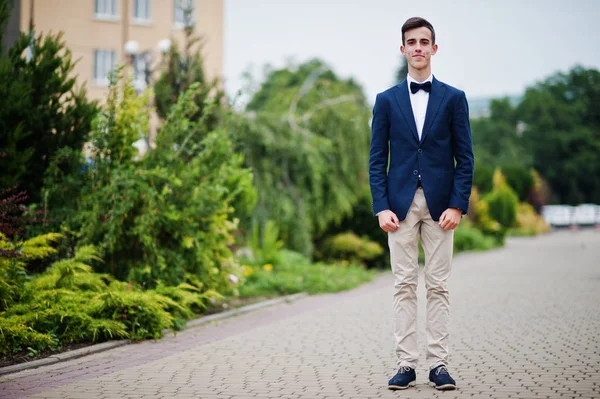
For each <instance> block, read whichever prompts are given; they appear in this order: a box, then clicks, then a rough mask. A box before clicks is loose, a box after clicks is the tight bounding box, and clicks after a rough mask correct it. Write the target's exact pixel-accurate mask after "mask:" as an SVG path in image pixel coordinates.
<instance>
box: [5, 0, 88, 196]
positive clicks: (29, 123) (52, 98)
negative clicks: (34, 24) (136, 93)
mask: <svg viewBox="0 0 600 399" xmlns="http://www.w3.org/2000/svg"><path fill="white" fill-rule="evenodd" d="M6 7H8V6H7V3H6V1H4V2H2V3H0V15H3V16H4V17H6V15H7V12H6V9H7V8H6ZM0 22H1V21H0ZM0 35H1V33H0ZM0 40H1V37H0ZM74 66H75V63H74V62H73V61H72V56H71V52H70V51H69V50H68V49H67V48H65V45H64V42H63V41H62V35H61V34H57V35H47V36H42V35H38V36H34V35H33V32H32V34H21V37H20V38H19V40H17V42H16V43H15V44H14V45H13V47H12V48H10V50H9V51H8V53H7V54H3V55H0V121H2V122H1V123H0V152H1V153H4V154H5V156H3V157H0V170H1V171H2V174H0V187H11V186H14V185H17V184H18V185H19V186H21V187H22V188H23V189H25V190H27V193H28V197H29V198H28V202H38V201H39V200H40V198H41V194H40V193H41V190H42V186H43V179H44V175H45V173H46V171H47V169H48V168H49V166H50V165H51V164H52V163H53V162H55V155H56V154H57V153H58V152H60V151H62V150H73V151H76V152H79V153H81V151H82V149H83V144H84V143H85V142H86V141H87V140H88V134H89V132H90V128H91V121H92V119H93V118H94V116H95V115H96V113H97V106H96V103H94V102H90V101H88V100H87V98H86V91H85V90H84V89H83V88H77V87H76V85H75V76H74V75H73V74H72V71H73V67H74ZM59 167H60V168H61V169H62V170H63V171H64V172H68V171H74V170H76V169H77V168H79V167H81V163H80V162H78V161H76V158H73V157H70V158H63V162H62V163H61V164H60V165H59Z"/></svg>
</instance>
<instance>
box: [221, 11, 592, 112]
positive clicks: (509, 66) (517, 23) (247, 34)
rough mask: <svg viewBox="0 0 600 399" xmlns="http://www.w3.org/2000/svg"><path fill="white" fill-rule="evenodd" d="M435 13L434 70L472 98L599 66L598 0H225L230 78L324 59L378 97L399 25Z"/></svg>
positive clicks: (392, 61)
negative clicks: (267, 66) (436, 47)
mask: <svg viewBox="0 0 600 399" xmlns="http://www.w3.org/2000/svg"><path fill="white" fill-rule="evenodd" d="M412 16H422V17H424V18H427V19H428V20H429V21H430V22H431V23H432V24H433V26H434V28H435V30H436V42H437V43H438V45H439V50H438V53H437V55H435V56H434V57H433V60H432V70H433V73H434V75H435V76H436V77H437V78H438V79H440V80H442V81H444V82H446V83H449V84H451V85H453V86H455V87H458V88H460V89H462V90H465V91H466V93H467V96H468V97H470V98H475V97H483V96H493V97H498V96H504V95H519V94H522V93H523V92H524V90H525V88H526V87H527V86H528V85H531V84H533V83H535V82H537V81H539V80H541V79H543V78H545V77H547V76H549V75H550V74H552V73H554V72H555V71H559V70H561V71H566V70H568V69H570V68H571V67H572V66H574V65H576V64H581V65H583V66H585V67H594V68H598V69H600V50H599V49H600V45H599V43H598V41H599V40H598V39H599V38H600V0H570V1H567V0H421V1H402V0H346V1H342V0H225V70H224V72H225V73H224V74H225V85H226V89H227V92H228V93H229V94H230V95H233V94H235V93H236V92H237V91H238V90H239V89H241V88H242V87H243V84H244V81H243V79H242V78H241V76H242V73H243V72H244V71H246V70H248V69H249V68H250V69H251V70H252V71H254V74H255V76H256V77H258V78H260V77H261V76H262V75H261V71H262V68H263V66H264V65H265V64H267V63H268V64H271V65H273V66H275V67H281V66H283V65H285V64H286V60H289V59H294V60H296V61H298V62H302V61H306V60H308V59H310V58H313V57H318V58H320V59H322V60H324V61H325V62H326V63H327V64H328V65H329V66H331V67H332V68H333V70H334V71H335V72H336V73H337V74H338V75H340V76H341V77H344V78H347V77H354V78H355V79H356V80H357V81H358V82H360V83H361V84H362V85H363V87H364V89H365V93H366V95H367V97H368V99H369V101H370V102H371V103H372V102H373V101H374V98H375V95H376V94H377V93H378V92H380V91H383V90H385V89H387V88H388V87H390V86H392V85H393V84H395V83H396V82H395V81H394V75H395V71H396V70H397V68H398V65H399V57H400V55H399V46H400V44H401V34H400V28H401V26H402V24H403V22H404V21H405V20H406V19H407V18H409V17H412Z"/></svg>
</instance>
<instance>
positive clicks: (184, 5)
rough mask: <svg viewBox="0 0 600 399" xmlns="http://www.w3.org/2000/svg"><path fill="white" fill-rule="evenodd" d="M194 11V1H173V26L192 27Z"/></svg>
mask: <svg viewBox="0 0 600 399" xmlns="http://www.w3.org/2000/svg"><path fill="white" fill-rule="evenodd" d="M195 9H196V2H195V0H175V16H174V23H173V25H175V27H178V28H183V27H184V26H192V25H194V14H195Z"/></svg>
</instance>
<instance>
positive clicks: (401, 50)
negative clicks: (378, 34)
mask: <svg viewBox="0 0 600 399" xmlns="http://www.w3.org/2000/svg"><path fill="white" fill-rule="evenodd" d="M400 54H402V55H404V46H400Z"/></svg>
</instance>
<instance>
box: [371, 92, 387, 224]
mask: <svg viewBox="0 0 600 399" xmlns="http://www.w3.org/2000/svg"><path fill="white" fill-rule="evenodd" d="M389 114H390V112H389V104H388V103H387V101H386V99H385V97H384V96H382V95H381V93H380V94H378V95H377V98H376V99H375V106H374V107H373V121H372V123H371V151H370V155H369V183H370V185H371V196H372V197H373V214H374V215H376V214H378V213H379V212H381V211H384V210H386V209H390V205H389V202H388V191H387V186H388V174H387V165H388V154H389V134H390V132H389V130H390V115H389Z"/></svg>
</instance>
